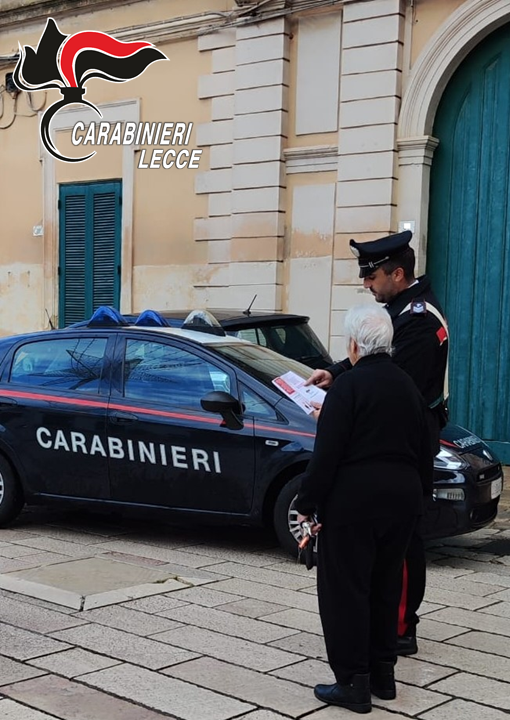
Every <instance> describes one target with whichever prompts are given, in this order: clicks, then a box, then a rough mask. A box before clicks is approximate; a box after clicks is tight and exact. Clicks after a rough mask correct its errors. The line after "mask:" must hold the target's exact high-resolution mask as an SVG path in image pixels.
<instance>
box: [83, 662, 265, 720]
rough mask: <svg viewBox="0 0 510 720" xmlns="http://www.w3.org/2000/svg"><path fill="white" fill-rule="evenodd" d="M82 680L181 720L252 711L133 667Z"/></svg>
mask: <svg viewBox="0 0 510 720" xmlns="http://www.w3.org/2000/svg"><path fill="white" fill-rule="evenodd" d="M82 680H83V682H84V683H86V684H87V685H90V686H94V687H97V688H99V689H101V690H104V691H105V692H108V693H111V694H112V695H116V696H121V697H123V698H128V699H129V700H133V701H134V702H137V703H139V704H141V705H144V706H145V707H149V708H152V709H154V710H159V711H161V712H166V713H170V714H171V715H172V716H176V717H178V718H182V720H199V719H200V720H228V718H233V717H237V716H238V715H241V714H242V713H243V712H244V713H246V712H247V711H248V710H251V709H254V708H253V706H252V705H250V704H248V703H245V702H241V701H240V700H236V699H234V698H230V697H227V696H225V695H220V694H218V693H215V692H212V691H211V690H206V689H203V688H201V687H198V686H197V685H192V684H190V683H187V682H183V681H182V680H176V679H174V678H170V677H167V676H165V675H162V674H161V673H155V672H151V671H150V670H144V669H142V668H139V667H135V666H134V665H117V666H116V667H113V668H108V669H106V670H100V671H99V672H96V673H90V674H88V675H85V676H83V678H82Z"/></svg>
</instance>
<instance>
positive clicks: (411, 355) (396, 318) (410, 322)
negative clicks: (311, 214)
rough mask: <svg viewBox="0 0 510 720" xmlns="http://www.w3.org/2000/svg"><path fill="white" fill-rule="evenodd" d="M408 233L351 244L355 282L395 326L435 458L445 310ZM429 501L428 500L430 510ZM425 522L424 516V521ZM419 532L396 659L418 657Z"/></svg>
mask: <svg viewBox="0 0 510 720" xmlns="http://www.w3.org/2000/svg"><path fill="white" fill-rule="evenodd" d="M411 238H412V233H411V232H410V231H408V230H407V231H405V232H402V233H398V234H395V235H389V236H388V237H383V238H380V239H378V240H373V241H371V242H364V243H359V242H355V241H354V240H351V241H350V248H351V251H352V253H353V254H354V255H355V256H356V258H357V259H358V264H359V276H360V278H363V286H364V287H365V288H366V289H368V290H370V292H371V293H372V295H373V296H374V298H375V300H376V302H378V303H384V306H385V308H386V310H387V311H388V313H389V314H390V317H391V319H392V322H393V328H394V339H393V344H394V353H393V361H394V362H395V363H396V364H397V365H398V366H399V367H401V368H402V369H403V370H405V371H406V372H407V373H408V374H409V375H410V376H411V378H412V379H413V380H414V382H415V384H416V386H417V387H418V390H419V391H420V392H421V394H422V396H423V398H424V400H425V403H426V405H427V407H428V411H427V423H428V427H429V432H430V439H431V451H432V453H433V454H434V455H436V454H437V453H438V452H439V434H440V431H441V428H442V427H444V425H445V424H446V421H447V416H446V408H445V398H444V384H445V376H446V368H447V358H448V326H447V323H446V320H445V317H444V313H443V310H442V308H441V305H440V304H439V302H438V300H437V298H436V296H435V295H434V293H433V292H432V288H431V285H430V280H429V279H428V278H427V277H426V276H425V275H423V276H422V277H419V278H416V277H415V275H414V268H415V255H414V251H413V249H412V248H411V247H410V245H409V243H410V241H411ZM351 367H352V366H351V363H350V362H349V360H348V359H345V360H342V361H341V362H339V363H336V364H335V365H331V366H330V367H329V368H327V370H315V371H314V373H313V374H312V376H311V378H310V379H309V380H308V384H311V383H313V384H316V385H319V386H320V387H323V388H328V387H329V386H330V385H331V384H332V382H333V380H334V379H335V378H336V377H337V376H338V375H340V374H341V373H343V372H345V371H347V370H349V369H350V368H351ZM430 503H431V500H430V498H429V499H428V504H429V505H430ZM423 522H426V516H424V521H423ZM421 535H422V533H421V531H420V529H418V530H417V531H416V532H415V533H414V535H413V537H412V539H411V543H410V545H409V548H408V551H407V555H406V560H405V564H404V577H403V590H402V600H401V605H400V616H399V641H398V653H399V655H413V654H415V653H416V652H417V651H418V647H417V642H416V626H417V624H418V622H419V619H418V615H417V611H418V608H419V606H420V604H421V602H422V600H423V596H424V594H425V580H426V564H425V550H424V547H423V541H422V538H421Z"/></svg>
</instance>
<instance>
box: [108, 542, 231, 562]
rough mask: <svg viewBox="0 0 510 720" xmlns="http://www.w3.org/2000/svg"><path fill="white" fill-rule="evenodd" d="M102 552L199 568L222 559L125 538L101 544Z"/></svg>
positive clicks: (222, 560)
mask: <svg viewBox="0 0 510 720" xmlns="http://www.w3.org/2000/svg"><path fill="white" fill-rule="evenodd" d="M101 551H102V552H103V553H108V552H112V551H115V552H119V553H124V554H126V555H128V556H131V557H132V558H137V557H140V558H150V559H152V560H161V561H163V562H164V563H166V564H168V563H173V564H174V565H182V567H188V568H200V567H204V566H205V565H215V564H218V563H223V562H224V561H225V560H224V559H220V558H218V559H216V560H215V559H214V558H211V557H209V556H207V555H199V554H195V553H187V552H183V551H182V550H177V549H175V548H172V547H170V548H169V547H160V546H158V545H146V544H143V543H140V542H129V541H127V540H114V541H112V542H109V543H107V544H104V545H102V548H101Z"/></svg>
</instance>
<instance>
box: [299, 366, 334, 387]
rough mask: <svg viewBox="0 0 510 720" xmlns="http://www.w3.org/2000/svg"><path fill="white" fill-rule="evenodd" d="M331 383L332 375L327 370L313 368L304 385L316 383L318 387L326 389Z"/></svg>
mask: <svg viewBox="0 0 510 720" xmlns="http://www.w3.org/2000/svg"><path fill="white" fill-rule="evenodd" d="M332 384H333V375H332V374H331V373H330V372H329V370H314V371H313V373H312V374H311V375H310V377H309V378H308V380H307V381H306V382H305V385H318V386H319V387H320V388H324V389H327V388H328V387H329V386H330V385H332Z"/></svg>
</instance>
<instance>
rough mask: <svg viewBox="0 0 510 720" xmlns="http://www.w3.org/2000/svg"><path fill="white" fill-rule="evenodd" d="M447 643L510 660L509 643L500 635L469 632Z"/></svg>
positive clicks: (509, 680) (509, 679)
mask: <svg viewBox="0 0 510 720" xmlns="http://www.w3.org/2000/svg"><path fill="white" fill-rule="evenodd" d="M447 642H448V644H451V645H458V646H459V647H464V648H469V649H471V650H480V651H481V652H486V653H491V654H492V655H502V656H503V657H507V658H510V642H509V641H508V639H507V638H506V637H503V636H501V635H491V634H490V633H487V632H469V633H464V634H463V635H459V636H458V637H456V638H452V639H451V640H447ZM508 682H510V675H509V677H508Z"/></svg>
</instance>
